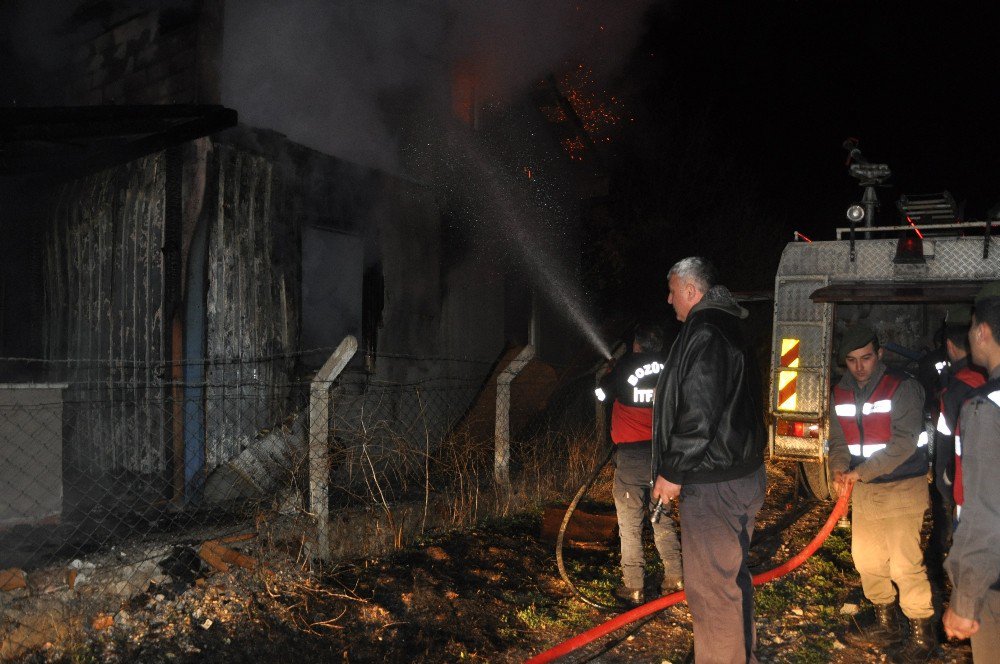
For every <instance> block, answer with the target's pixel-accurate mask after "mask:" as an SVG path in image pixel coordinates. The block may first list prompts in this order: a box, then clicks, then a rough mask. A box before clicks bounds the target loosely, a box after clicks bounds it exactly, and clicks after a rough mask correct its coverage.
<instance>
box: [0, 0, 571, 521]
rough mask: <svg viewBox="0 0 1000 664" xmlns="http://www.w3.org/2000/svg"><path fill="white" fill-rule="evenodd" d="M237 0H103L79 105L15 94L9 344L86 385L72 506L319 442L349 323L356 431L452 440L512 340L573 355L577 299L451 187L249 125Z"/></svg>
mask: <svg viewBox="0 0 1000 664" xmlns="http://www.w3.org/2000/svg"><path fill="white" fill-rule="evenodd" d="M225 10H226V8H225V7H224V6H223V3H222V2H221V0H205V1H194V0H191V1H189V2H180V3H173V4H172V5H171V6H170V7H169V8H150V7H148V6H144V7H142V8H141V9H133V8H131V7H130V3H109V2H89V1H88V2H81V3H80V4H79V6H78V7H77V9H76V11H75V13H74V14H73V16H72V17H71V18H70V20H69V22H68V24H67V25H66V26H65V30H66V33H67V34H69V35H71V37H72V39H71V41H73V44H74V46H73V56H72V57H71V58H69V60H68V64H67V66H66V67H65V68H63V69H60V70H59V71H58V72H56V73H55V74H53V75H54V76H55V77H56V78H55V79H54V80H57V81H60V87H59V94H60V95H62V98H61V99H58V100H56V102H54V103H55V104H56V106H53V107H50V108H47V109H44V111H45V112H44V113H31V112H29V111H30V110H31V109H7V111H4V112H5V113H8V116H7V124H8V126H10V127H12V131H11V132H10V133H9V134H8V136H7V141H6V143H5V149H4V163H3V175H4V176H5V177H4V178H3V180H4V182H3V188H4V192H5V194H6V195H5V198H7V200H8V201H9V204H8V205H7V207H6V213H4V214H3V215H2V218H0V232H2V233H3V234H4V236H5V237H6V238H7V242H5V244H7V243H8V242H9V244H7V246H8V247H10V248H9V250H8V251H9V255H10V256H11V257H12V259H11V260H10V261H8V262H7V264H6V265H5V267H4V270H3V274H2V277H3V290H2V297H3V301H2V325H0V329H2V331H3V334H2V337H0V356H3V357H7V358H15V357H16V358H26V361H13V360H9V361H6V362H5V364H4V371H5V373H6V374H7V376H8V381H14V380H16V381H20V382H24V383H59V384H66V385H67V386H68V387H66V388H65V390H64V392H63V401H64V406H63V414H62V417H63V422H62V439H63V450H62V472H63V474H64V475H65V478H66V481H65V482H64V487H65V489H64V491H65V492H66V496H65V504H66V505H78V504H87V503H88V502H93V501H100V500H102V499H104V498H105V497H108V496H113V497H114V498H115V499H118V500H120V499H122V494H121V490H122V489H121V487H122V484H121V483H120V482H119V478H120V477H122V476H127V477H128V478H132V479H133V480H134V479H135V478H140V479H141V481H140V482H138V483H136V482H134V481H133V482H131V483H130V484H129V486H130V487H139V488H138V489H136V491H138V492H139V493H141V494H142V495H141V496H138V495H137V496H136V500H137V501H139V502H146V503H149V502H152V501H156V500H162V499H169V500H173V501H174V502H176V503H178V504H184V503H188V502H191V501H195V502H197V501H199V500H201V498H202V496H201V491H202V488H203V486H204V482H205V479H206V478H207V477H210V476H211V475H212V473H213V472H215V471H217V469H219V468H221V467H223V466H224V465H225V464H227V463H230V462H231V461H233V460H234V459H236V458H237V457H239V456H240V454H241V453H242V452H243V451H245V450H246V449H247V448H248V447H250V446H252V445H253V444H254V441H255V440H259V439H260V437H261V435H262V432H267V431H270V430H273V429H275V428H276V427H280V426H282V425H284V426H286V427H287V428H288V431H289V432H291V433H289V434H288V436H289V439H290V440H291V441H292V442H289V443H287V444H288V445H291V446H295V445H296V444H298V443H296V442H295V441H294V439H296V438H297V437H300V436H301V435H303V429H302V426H301V420H302V419H304V417H305V415H304V411H305V408H306V404H305V399H306V394H305V390H304V388H303V385H304V384H306V383H307V382H308V380H309V376H310V375H311V373H312V372H314V371H315V370H316V369H317V368H318V367H319V366H320V365H321V364H322V363H323V361H324V360H325V359H326V357H327V356H328V355H329V354H330V352H332V350H333V349H334V348H335V347H336V346H337V344H339V343H340V341H341V340H342V339H343V338H344V337H345V336H347V335H353V336H355V337H356V338H357V339H358V340H359V344H360V351H359V353H358V355H357V357H356V358H355V359H354V360H353V361H352V362H351V364H350V365H349V367H348V369H347V370H346V372H345V373H344V375H343V376H342V378H341V380H340V381H339V383H338V385H337V387H336V391H335V400H336V399H339V404H340V408H339V409H338V410H337V412H338V413H339V415H337V416H335V417H339V418H340V420H339V424H338V423H336V422H335V423H333V424H332V426H333V428H334V429H336V428H337V427H338V426H339V427H340V434H339V435H338V434H337V433H336V432H334V439H335V440H337V441H339V442H338V444H340V445H342V446H347V447H349V446H350V444H351V443H350V437H351V434H350V429H351V428H352V427H353V428H355V429H366V430H371V429H372V428H375V429H377V428H378V427H371V426H369V425H370V424H371V423H373V422H374V423H378V422H396V423H397V424H398V423H402V426H400V427H398V428H399V429H400V430H403V431H406V432H408V433H406V434H405V435H406V436H410V437H413V438H420V439H423V438H425V437H428V438H432V439H435V440H436V439H439V438H440V437H441V436H442V435H444V434H445V433H447V432H448V431H449V430H450V429H451V428H452V427H453V426H454V425H455V423H456V422H458V421H460V420H461V419H462V418H463V416H466V415H467V413H468V412H469V409H470V407H471V406H472V404H473V403H474V402H475V400H476V397H477V395H479V394H481V393H482V390H483V389H484V387H485V386H486V385H487V383H488V381H489V378H490V376H491V374H492V373H493V372H494V370H495V368H496V364H497V363H498V361H500V359H501V357H503V355H504V351H505V349H507V348H509V347H510V346H511V345H518V344H525V343H528V342H529V341H535V342H536V343H537V344H539V346H540V348H539V350H540V351H541V357H542V359H550V360H555V361H556V362H565V361H566V358H567V354H572V351H571V350H568V349H567V345H566V344H565V343H564V341H565V339H566V338H567V337H572V335H573V334H574V333H573V332H572V331H570V330H571V327H572V326H571V325H569V324H567V323H565V322H564V317H563V315H562V314H561V313H560V312H558V311H557V309H558V305H557V304H556V305H546V304H544V303H543V302H542V301H541V300H540V299H539V298H538V297H533V296H532V293H531V289H530V287H529V286H527V285H526V284H525V281H524V279H523V278H520V277H518V276H517V275H516V274H515V273H514V272H515V271H514V270H512V269H511V268H510V266H509V265H508V266H501V267H500V268H498V267H497V264H495V263H491V262H489V261H483V260H480V259H479V258H478V257H477V255H476V252H475V250H474V248H470V246H468V244H467V243H463V242H462V241H461V240H457V239H456V238H457V237H459V236H460V235H461V231H458V232H456V228H455V225H456V223H459V222H456V221H455V220H456V216H455V214H454V210H453V209H452V205H453V204H452V202H451V201H450V200H449V196H448V195H447V194H442V191H441V190H440V188H436V187H435V186H433V185H432V184H430V183H428V182H427V181H421V180H420V179H419V178H414V177H412V176H408V175H403V174H399V173H397V174H390V173H387V172H385V171H383V170H379V169H376V168H372V167H368V166H363V165H359V164H356V163H352V162H350V161H347V160H344V159H342V158H339V157H338V156H337V155H331V154H324V153H322V152H320V151H317V150H314V149H311V148H308V147H305V146H303V145H299V144H296V143H295V142H293V141H290V140H288V139H287V138H286V137H284V136H282V135H281V134H278V133H276V132H274V131H271V130H270V129H269V128H268V127H260V128H253V127H247V126H242V125H240V126H233V125H234V124H235V121H236V118H235V114H236V113H239V112H240V110H241V109H240V108H235V109H231V110H230V109H226V108H223V107H221V106H219V105H218V104H219V102H220V94H219V89H220V81H219V77H220V67H219V59H220V57H221V56H220V53H221V40H222V38H223V34H222V33H223V31H222V25H223V15H224V12H225ZM50 92H51V91H50ZM330 131H337V128H336V127H331V128H330ZM553 145H556V146H558V143H557V142H556V141H553ZM529 177H530V173H529ZM568 246H570V247H572V242H570V243H569V245H568ZM571 253H572V252H571ZM35 359H38V360H41V361H27V360H35ZM543 373H544V375H545V380H546V381H548V383H549V385H550V387H551V384H554V379H553V378H552V376H553V375H554V372H553V371H552V370H551V369H549V370H548V371H547V372H543ZM401 385H405V386H411V387H412V386H418V387H419V388H420V389H422V390H424V392H423V393H421V391H420V389H418V390H412V389H411V390H405V391H404V390H393V391H386V389H385V388H386V386H401ZM547 389H548V388H547ZM434 390H447V396H446V398H445V397H442V398H440V399H439V401H438V404H437V407H435V408H433V409H430V408H427V403H426V400H427V398H428V397H427V394H428V391H429V392H431V393H433V391H434ZM544 392H545V390H542V393H544ZM421 394H423V396H421ZM442 394H444V393H443V392H442ZM337 395H339V396H337ZM544 397H545V394H542V399H541V402H544ZM366 418H367V420H366ZM296 420H299V423H298V424H290V423H294V422H295V421H296ZM366 421H367V423H368V424H366ZM345 432H346V433H345ZM29 447H30V446H29ZM22 462H23V463H25V464H26V465H30V463H31V452H30V449H26V450H25V453H24V456H23V459H22ZM130 490H131V489H130Z"/></svg>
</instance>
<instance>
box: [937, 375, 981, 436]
mask: <svg viewBox="0 0 1000 664" xmlns="http://www.w3.org/2000/svg"><path fill="white" fill-rule="evenodd" d="M954 379H955V380H958V381H961V382H963V383H965V384H966V385H968V386H969V387H971V388H972V389H976V388H977V387H980V386H982V384H983V383H985V382H986V377H985V376H983V374H981V373H980V372H978V371H976V370H975V369H972V368H970V367H969V366H968V365H966V366H964V367H962V368H961V369H959V370H958V371H957V372H955V375H954ZM947 393H948V388H946V389H945V391H944V392H942V393H941V399H940V401H939V402H938V406H939V411H940V412H939V413H938V420H937V432H938V433H939V434H941V435H942V436H950V435H951V432H952V429H957V428H958V412H957V409H956V412H954V413H949V412H948V408H947V404H946V403H945V395H946V394H947Z"/></svg>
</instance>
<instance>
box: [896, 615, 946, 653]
mask: <svg viewBox="0 0 1000 664" xmlns="http://www.w3.org/2000/svg"><path fill="white" fill-rule="evenodd" d="M937 646H938V639H937V632H935V631H934V619H933V618H910V638H908V639H907V640H906V641H905V642H903V643H902V644H900V645H899V647H897V648H894V649H892V650H891V651H890V652H889V661H890V662H893V664H916V663H917V662H920V663H923V662H929V661H930V659H931V657H933V656H934V651H935V650H937Z"/></svg>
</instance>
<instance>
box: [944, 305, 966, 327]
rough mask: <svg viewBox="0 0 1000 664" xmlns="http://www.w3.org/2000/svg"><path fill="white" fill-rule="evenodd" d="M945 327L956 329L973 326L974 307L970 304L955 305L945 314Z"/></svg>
mask: <svg viewBox="0 0 1000 664" xmlns="http://www.w3.org/2000/svg"><path fill="white" fill-rule="evenodd" d="M944 323H945V325H948V326H951V325H954V326H955V327H963V326H965V327H968V326H969V325H971V324H972V307H970V306H969V305H968V304H954V305H952V306H950V307H948V310H947V311H945V312H944Z"/></svg>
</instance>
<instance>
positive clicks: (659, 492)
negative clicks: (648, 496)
mask: <svg viewBox="0 0 1000 664" xmlns="http://www.w3.org/2000/svg"><path fill="white" fill-rule="evenodd" d="M679 495H681V485H680V484H674V483H673V482H670V481H667V480H666V479H664V478H663V477H661V476H660V475H657V476H656V482H654V483H653V500H662V501H663V502H667V501H668V500H673V499H674V498H676V497H677V496H679Z"/></svg>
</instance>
